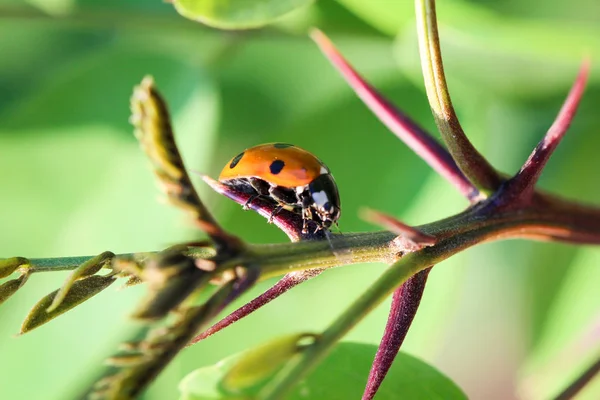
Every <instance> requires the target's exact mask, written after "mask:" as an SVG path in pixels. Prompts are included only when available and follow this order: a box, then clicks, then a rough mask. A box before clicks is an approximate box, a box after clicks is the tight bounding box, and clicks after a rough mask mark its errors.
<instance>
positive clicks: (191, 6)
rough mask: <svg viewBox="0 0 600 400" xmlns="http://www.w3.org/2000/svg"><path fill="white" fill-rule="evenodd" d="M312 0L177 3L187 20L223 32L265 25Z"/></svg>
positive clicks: (188, 0)
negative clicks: (220, 29)
mask: <svg viewBox="0 0 600 400" xmlns="http://www.w3.org/2000/svg"><path fill="white" fill-rule="evenodd" d="M312 2H313V0H229V1H222V0H174V1H173V4H174V5H175V9H176V10H177V11H178V12H179V13H180V14H181V15H183V16H184V17H186V18H189V19H193V20H195V21H199V22H202V23H203V24H206V25H210V26H214V27H216V28H223V29H248V28H257V27H260V26H263V25H266V24H268V23H270V22H272V21H274V20H276V19H277V18H279V17H281V16H283V15H285V14H287V13H289V12H291V11H293V10H295V9H297V8H300V7H302V6H306V5H308V4H310V3H312Z"/></svg>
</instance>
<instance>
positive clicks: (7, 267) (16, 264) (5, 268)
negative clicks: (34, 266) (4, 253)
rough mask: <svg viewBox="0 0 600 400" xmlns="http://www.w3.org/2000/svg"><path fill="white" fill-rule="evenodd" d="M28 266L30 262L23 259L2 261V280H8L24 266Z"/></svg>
mask: <svg viewBox="0 0 600 400" xmlns="http://www.w3.org/2000/svg"><path fill="white" fill-rule="evenodd" d="M27 264H29V260H28V259H26V258H23V257H11V258H7V259H5V260H0V279H2V278H6V277H7V276H9V275H11V274H12V273H13V272H15V271H16V270H17V269H18V268H20V267H21V266H22V265H27Z"/></svg>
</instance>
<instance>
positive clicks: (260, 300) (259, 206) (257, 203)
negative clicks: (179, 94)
mask: <svg viewBox="0 0 600 400" xmlns="http://www.w3.org/2000/svg"><path fill="white" fill-rule="evenodd" d="M203 179H204V181H205V182H206V183H208V184H209V185H210V186H211V187H212V188H213V189H214V190H215V191H216V192H217V193H220V194H222V195H224V196H226V197H228V198H230V199H231V200H233V201H235V202H236V203H238V204H241V205H244V204H246V202H247V201H248V199H250V197H251V195H250V194H248V193H244V192H240V191H236V190H235V189H234V188H231V187H229V186H226V185H223V184H222V183H220V182H218V181H215V180H214V179H212V178H210V177H208V176H203ZM248 207H249V208H250V209H252V210H254V211H256V212H257V213H259V214H260V215H262V216H263V217H265V218H267V219H268V218H269V217H270V216H271V213H272V212H273V210H274V208H275V205H273V204H272V203H269V202H266V201H264V200H262V199H260V198H257V199H255V200H253V201H252V202H251V203H250V204H249V205H248ZM273 223H274V224H275V225H276V226H277V227H278V228H279V229H281V230H282V231H283V232H284V233H285V234H286V235H288V237H289V238H290V240H291V241H292V242H297V241H299V240H312V239H321V238H323V237H324V236H325V235H324V232H323V231H322V230H320V231H318V232H312V231H311V230H310V229H309V232H308V233H302V225H303V221H302V217H301V216H299V215H298V214H295V213H291V212H289V211H286V210H282V211H281V212H279V213H278V214H277V215H275V216H274V217H273ZM323 271H324V270H323V269H319V268H316V269H311V270H307V271H297V272H292V273H289V274H287V275H285V276H284V277H283V278H281V279H280V280H279V281H278V282H277V283H276V284H275V285H274V286H272V287H270V288H269V289H268V290H267V291H266V292H264V293H262V294H261V295H260V296H258V297H256V298H255V299H253V300H251V301H250V302H248V303H246V304H245V305H243V306H242V307H240V308H238V309H237V310H235V311H234V312H232V313H231V314H229V315H227V316H226V317H224V318H223V319H222V320H220V321H219V322H217V323H216V324H214V325H213V326H211V327H210V328H208V329H207V330H206V331H204V332H202V333H201V334H199V335H197V336H196V337H195V338H193V339H192V340H191V341H190V342H189V343H188V346H191V345H192V344H195V343H198V342H199V341H201V340H202V339H206V338H207V337H209V336H211V335H214V334H215V333H217V332H219V331H220V330H221V329H224V328H226V327H228V326H229V325H231V324H233V323H234V322H237V321H239V320H240V319H242V318H244V317H246V316H248V315H250V314H251V313H253V312H254V311H256V310H258V309H259V308H261V307H262V306H264V305H265V304H268V303H270V302H271V301H273V300H275V299H276V298H278V297H279V296H281V295H282V294H284V293H285V292H287V291H288V290H290V289H292V288H294V287H295V286H298V285H299V284H301V283H302V282H304V281H307V280H309V279H312V278H314V277H316V276H318V275H320V274H321V273H322V272H323Z"/></svg>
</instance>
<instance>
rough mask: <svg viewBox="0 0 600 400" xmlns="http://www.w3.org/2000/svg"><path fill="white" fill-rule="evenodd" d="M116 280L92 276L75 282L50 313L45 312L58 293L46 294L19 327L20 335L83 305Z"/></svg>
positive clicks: (56, 291)
mask: <svg viewBox="0 0 600 400" xmlns="http://www.w3.org/2000/svg"><path fill="white" fill-rule="evenodd" d="M115 280H116V278H114V277H108V276H98V275H93V276H90V277H88V278H85V279H82V280H80V281H77V282H75V283H74V284H73V286H71V290H69V292H68V293H67V295H66V296H65V298H64V299H63V301H62V302H61V303H60V305H59V306H58V307H56V308H55V309H54V310H52V311H50V312H49V311H47V310H48V307H49V306H50V304H52V301H53V300H54V297H55V296H56V294H57V293H58V290H55V291H54V292H52V293H50V294H48V295H47V296H45V297H44V298H42V299H41V300H40V301H38V302H37V304H36V305H35V306H33V308H32V309H31V311H29V314H27V317H25V321H23V325H21V331H20V333H21V334H23V333H27V332H29V331H31V330H33V329H35V328H37V327H39V326H41V325H44V324H45V323H47V322H50V321H51V320H53V319H54V318H56V317H58V316H59V315H61V314H62V313H64V312H66V311H69V310H70V309H71V308H73V307H75V306H77V305H79V304H81V303H83V302H84V301H86V300H88V299H90V298H91V297H93V296H95V295H96V294H98V293H100V292H101V291H102V290H104V289H106V288H107V287H108V286H110V285H111V284H112V283H113V282H114V281H115Z"/></svg>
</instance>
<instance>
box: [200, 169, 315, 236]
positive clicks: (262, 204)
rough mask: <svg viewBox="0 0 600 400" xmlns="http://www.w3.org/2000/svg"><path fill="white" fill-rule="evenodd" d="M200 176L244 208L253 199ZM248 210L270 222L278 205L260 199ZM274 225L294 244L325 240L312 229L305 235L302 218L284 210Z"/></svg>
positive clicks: (214, 188) (274, 220)
mask: <svg viewBox="0 0 600 400" xmlns="http://www.w3.org/2000/svg"><path fill="white" fill-rule="evenodd" d="M200 175H201V176H202V179H204V182H206V183H207V184H208V185H209V186H210V187H211V188H212V189H213V190H214V191H215V192H217V193H219V194H222V195H223V196H225V197H228V198H230V199H231V200H233V201H235V202H236V203H238V204H240V205H242V206H243V205H244V204H246V203H247V202H248V200H249V199H250V198H251V197H252V195H251V194H249V193H245V192H242V191H239V190H235V188H232V187H230V186H227V185H224V184H222V183H221V182H219V181H216V180H214V179H212V178H211V177H209V176H207V175H202V174H200ZM248 208H250V209H251V210H253V211H256V212H257V213H259V214H260V215H262V216H263V217H264V218H266V219H267V220H268V219H269V218H271V216H272V215H273V211H274V210H275V209H276V208H277V204H275V203H272V202H268V201H265V200H264V199H261V198H260V197H258V198H256V199H254V200H252V202H251V203H249V204H248ZM273 223H274V224H275V225H276V226H277V227H278V228H279V229H281V230H282V231H283V232H284V233H285V234H286V235H287V236H288V237H289V238H290V240H291V241H293V242H296V241H298V240H313V239H323V238H325V234H324V233H323V231H322V230H319V231H317V232H313V231H312V230H311V229H309V230H308V232H306V233H303V232H302V225H303V220H302V216H301V215H299V214H296V213H293V212H290V211H288V210H285V209H282V210H281V211H279V212H278V213H277V215H275V216H273Z"/></svg>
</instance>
